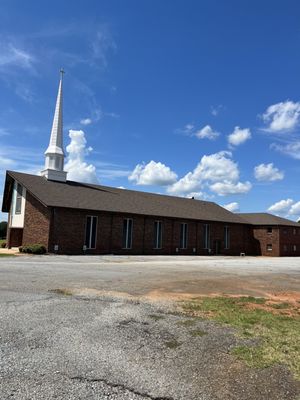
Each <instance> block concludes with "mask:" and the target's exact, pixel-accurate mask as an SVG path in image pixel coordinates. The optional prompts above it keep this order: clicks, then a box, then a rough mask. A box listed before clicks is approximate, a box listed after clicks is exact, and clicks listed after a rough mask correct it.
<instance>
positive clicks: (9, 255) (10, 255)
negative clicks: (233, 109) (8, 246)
mask: <svg viewBox="0 0 300 400" xmlns="http://www.w3.org/2000/svg"><path fill="white" fill-rule="evenodd" d="M1 257H15V255H14V254H0V258H1Z"/></svg>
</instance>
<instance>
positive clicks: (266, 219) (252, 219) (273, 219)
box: [238, 213, 300, 228]
mask: <svg viewBox="0 0 300 400" xmlns="http://www.w3.org/2000/svg"><path fill="white" fill-rule="evenodd" d="M238 215H239V216H240V217H241V218H243V219H244V220H245V221H246V222H248V223H250V224H252V225H283V226H297V227H298V228H300V224H298V223H297V222H295V221H291V220H289V219H286V218H281V217H277V216H276V215H273V214H268V213H238Z"/></svg>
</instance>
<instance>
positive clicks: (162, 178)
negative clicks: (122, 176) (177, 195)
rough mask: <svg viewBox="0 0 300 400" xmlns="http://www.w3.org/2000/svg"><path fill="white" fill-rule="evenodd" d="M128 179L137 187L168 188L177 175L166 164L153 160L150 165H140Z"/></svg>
mask: <svg viewBox="0 0 300 400" xmlns="http://www.w3.org/2000/svg"><path fill="white" fill-rule="evenodd" d="M128 179H129V180H130V181H133V182H135V183H136V184H137V185H159V186H166V185H171V184H172V183H174V182H175V181H176V179H177V175H176V174H175V172H173V171H172V170H171V169H170V168H169V167H167V166H166V165H165V164H162V163H161V162H155V161H153V160H152V161H150V162H149V163H148V164H145V163H142V164H138V165H137V166H136V167H135V169H134V170H133V171H132V173H131V175H130V176H129V177H128Z"/></svg>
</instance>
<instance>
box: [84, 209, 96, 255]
mask: <svg viewBox="0 0 300 400" xmlns="http://www.w3.org/2000/svg"><path fill="white" fill-rule="evenodd" d="M88 218H91V225H90V232H89V243H86V244H85V245H86V249H87V250H95V249H96V248H97V230H98V216H97V215H87V216H86V219H85V235H84V241H85V240H86V229H87V219H88ZM94 218H95V219H96V229H95V247H90V245H91V243H92V232H93V220H94Z"/></svg>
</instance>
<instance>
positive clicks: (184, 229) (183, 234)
mask: <svg viewBox="0 0 300 400" xmlns="http://www.w3.org/2000/svg"><path fill="white" fill-rule="evenodd" d="M187 233H188V225H187V223H185V222H183V223H182V224H180V248H181V249H186V248H187Z"/></svg>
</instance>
